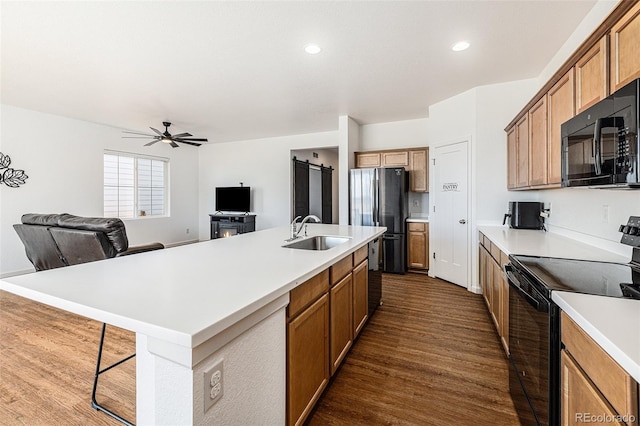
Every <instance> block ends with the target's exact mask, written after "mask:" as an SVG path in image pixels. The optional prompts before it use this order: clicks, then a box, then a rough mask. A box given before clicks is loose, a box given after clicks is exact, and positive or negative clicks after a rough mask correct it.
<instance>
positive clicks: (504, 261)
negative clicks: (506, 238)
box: [500, 251, 509, 266]
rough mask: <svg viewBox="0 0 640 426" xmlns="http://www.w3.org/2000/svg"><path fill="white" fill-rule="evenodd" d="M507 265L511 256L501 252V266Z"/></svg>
mask: <svg viewBox="0 0 640 426" xmlns="http://www.w3.org/2000/svg"><path fill="white" fill-rule="evenodd" d="M507 263H509V255H508V254H506V253H504V252H502V251H501V252H500V266H502V265H506V264H507Z"/></svg>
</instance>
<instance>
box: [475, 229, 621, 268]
mask: <svg viewBox="0 0 640 426" xmlns="http://www.w3.org/2000/svg"><path fill="white" fill-rule="evenodd" d="M478 230H479V231H480V232H482V233H483V234H484V235H485V236H487V237H488V238H489V239H490V240H491V242H492V243H493V244H495V245H496V246H498V248H499V249H500V250H502V252H503V253H505V254H521V255H529V256H543V257H559V258H565V259H583V260H599V261H601V262H616V263H629V259H628V258H626V257H624V256H621V255H619V254H616V253H612V252H610V251H607V250H603V249H601V248H598V247H595V246H592V245H588V244H584V243H581V242H579V241H576V240H573V239H571V238H568V237H564V236H562V235H558V234H554V233H553V232H545V231H540V230H536V229H511V228H508V227H506V226H478Z"/></svg>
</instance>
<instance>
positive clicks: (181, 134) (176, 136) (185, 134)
mask: <svg viewBox="0 0 640 426" xmlns="http://www.w3.org/2000/svg"><path fill="white" fill-rule="evenodd" d="M187 136H193V135H192V134H191V133H179V134H177V135H173V138H174V139H175V138H184V137H187Z"/></svg>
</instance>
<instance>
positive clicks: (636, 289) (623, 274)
mask: <svg viewBox="0 0 640 426" xmlns="http://www.w3.org/2000/svg"><path fill="white" fill-rule="evenodd" d="M509 259H510V261H511V264H512V266H513V268H515V269H518V270H519V271H521V273H524V274H526V275H528V278H529V279H530V281H531V284H532V285H534V286H536V287H537V289H538V290H539V291H540V292H541V293H543V295H545V296H546V297H547V298H549V299H550V298H551V292H552V291H558V290H560V291H570V292H575V293H585V294H595V295H599V296H610V297H628V298H633V299H640V265H635V264H634V263H610V262H597V261H591V260H576V259H559V258H554V257H535V256H518V255H516V256H510V257H509Z"/></svg>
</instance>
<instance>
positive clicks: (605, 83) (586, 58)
mask: <svg viewBox="0 0 640 426" xmlns="http://www.w3.org/2000/svg"><path fill="white" fill-rule="evenodd" d="M607 39H608V37H607V36H606V35H605V36H604V37H602V38H601V39H600V41H598V43H596V44H595V45H594V46H593V47H592V48H591V49H590V50H589V51H588V52H587V53H585V54H584V55H583V56H582V58H580V59H579V60H578V62H577V63H576V66H575V68H576V110H577V112H582V111H584V110H585V109H587V108H589V107H590V106H591V105H593V104H595V103H596V102H598V101H600V100H602V99H604V98H606V97H607V96H608V95H609V57H608V45H607Z"/></svg>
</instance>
